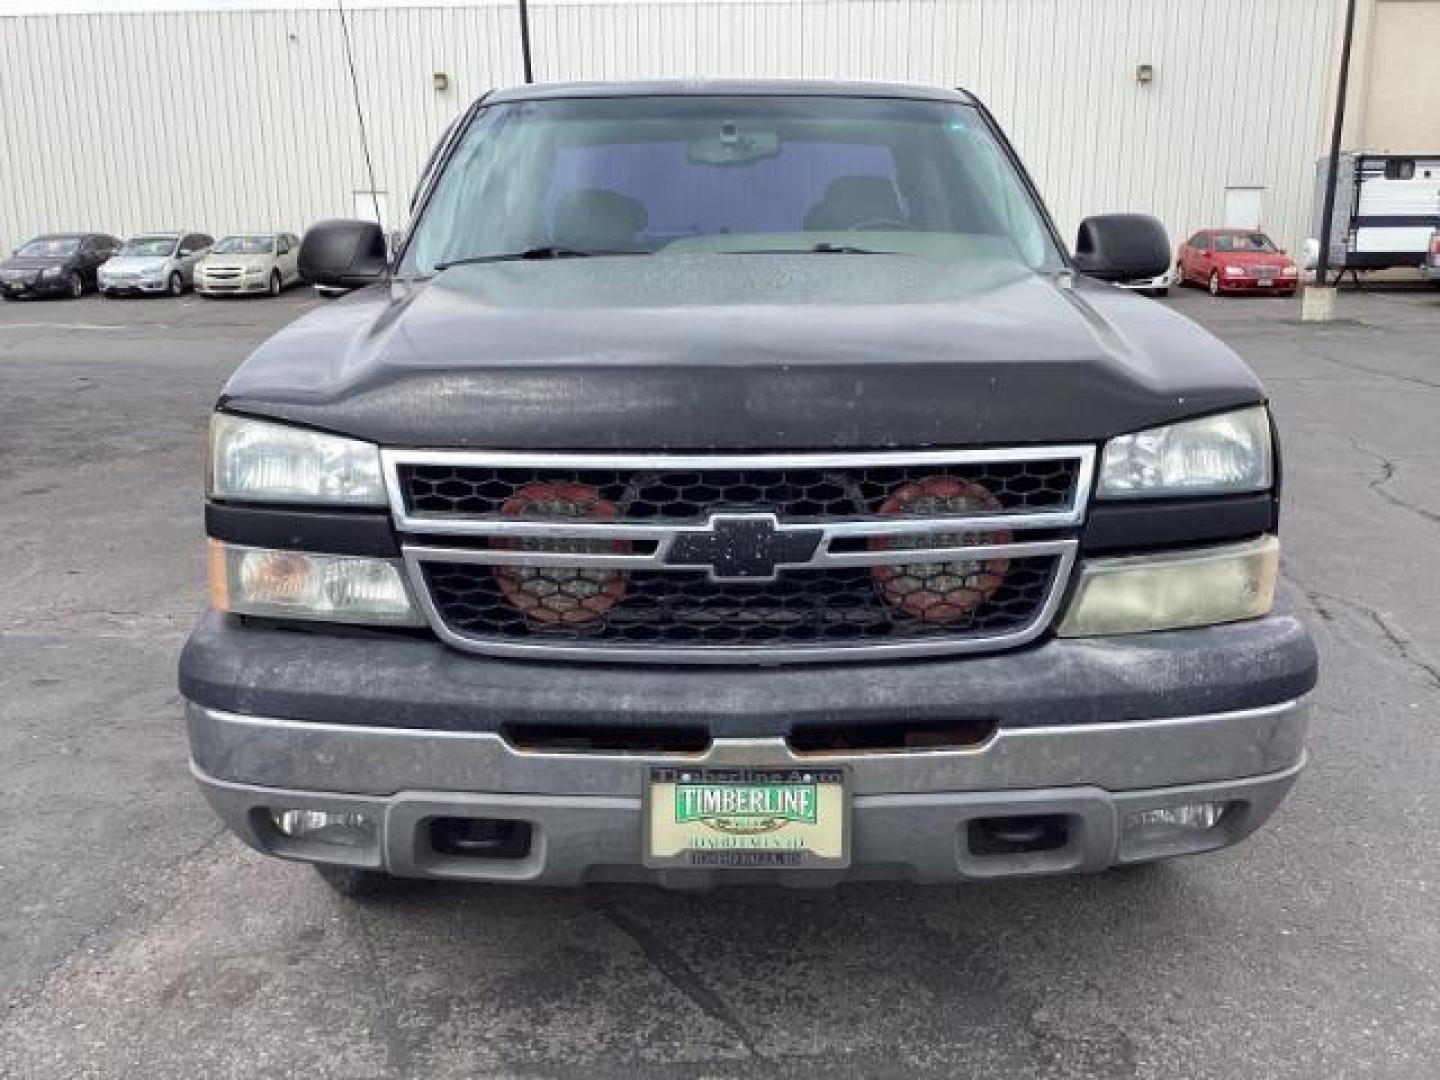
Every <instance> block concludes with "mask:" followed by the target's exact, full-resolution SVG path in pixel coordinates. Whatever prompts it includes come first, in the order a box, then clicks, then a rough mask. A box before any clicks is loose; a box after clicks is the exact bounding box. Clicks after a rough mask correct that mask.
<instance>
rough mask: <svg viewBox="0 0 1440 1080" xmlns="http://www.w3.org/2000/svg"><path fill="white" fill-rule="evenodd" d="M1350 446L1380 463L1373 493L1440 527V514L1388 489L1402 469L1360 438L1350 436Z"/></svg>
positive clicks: (1373, 483)
mask: <svg viewBox="0 0 1440 1080" xmlns="http://www.w3.org/2000/svg"><path fill="white" fill-rule="evenodd" d="M1350 445H1351V446H1353V447H1354V448H1355V449H1356V450H1358V451H1360V453H1362V454H1368V455H1369V456H1370V457H1372V458H1374V459H1375V460H1376V461H1378V462H1379V463H1380V475H1379V476H1378V477H1376V478H1375V479H1373V480H1371V481H1370V482H1369V484H1370V490H1371V491H1373V492H1375V494H1376V495H1379V496H1380V498H1382V499H1384V500H1385V501H1386V502H1388V503H1389V504H1390V505H1391V506H1398V507H1399V508H1400V509H1402V510H1409V511H1410V512H1411V513H1412V514H1415V515H1417V516H1418V517H1420V518H1422V519H1424V520H1425V521H1428V522H1430V523H1431V524H1433V525H1440V513H1436V512H1435V511H1434V510H1429V509H1427V508H1426V507H1423V506H1417V505H1415V504H1414V503H1412V502H1410V501H1409V500H1408V499H1404V498H1402V497H1401V496H1399V495H1397V494H1395V492H1393V491H1391V490H1389V488H1388V487H1386V485H1387V484H1389V483H1390V481H1391V480H1393V479H1395V475H1396V473H1397V472H1399V469H1400V467H1399V466H1398V465H1396V464H1395V462H1393V461H1392V460H1390V459H1389V458H1388V457H1386V456H1385V455H1384V454H1382V453H1381V452H1380V451H1378V450H1376V449H1375V448H1373V447H1371V446H1367V445H1365V443H1363V442H1361V441H1360V438H1359V436H1356V435H1352V436H1350Z"/></svg>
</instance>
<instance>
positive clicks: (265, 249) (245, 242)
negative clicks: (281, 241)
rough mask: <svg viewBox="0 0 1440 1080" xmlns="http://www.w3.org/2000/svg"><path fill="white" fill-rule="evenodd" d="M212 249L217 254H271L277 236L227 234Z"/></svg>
mask: <svg viewBox="0 0 1440 1080" xmlns="http://www.w3.org/2000/svg"><path fill="white" fill-rule="evenodd" d="M210 250H211V252H212V253H214V254H216V255H269V254H270V253H271V252H273V251H274V250H275V237H273V236H227V237H225V238H224V239H222V240H221V241H220V242H219V243H217V244H216V245H215V246H214V247H213V248H211V249H210Z"/></svg>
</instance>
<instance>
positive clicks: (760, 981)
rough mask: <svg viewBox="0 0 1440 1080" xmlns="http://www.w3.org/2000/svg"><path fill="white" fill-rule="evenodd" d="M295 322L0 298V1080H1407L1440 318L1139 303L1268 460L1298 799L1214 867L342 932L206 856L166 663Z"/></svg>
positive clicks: (436, 907)
mask: <svg viewBox="0 0 1440 1080" xmlns="http://www.w3.org/2000/svg"><path fill="white" fill-rule="evenodd" d="M316 302H317V301H315V300H314V299H313V298H312V297H311V296H310V295H309V293H308V292H305V291H294V292H291V293H289V294H287V295H286V296H284V297H283V298H281V299H279V300H275V301H266V300H256V301H233V302H204V301H198V300H195V299H193V298H187V299H185V300H180V301H168V300H165V301H133V302H121V301H99V300H93V299H86V300H82V301H77V302H53V303H26V304H5V305H3V306H0V506H3V507H4V511H3V513H0V763H3V765H4V773H3V782H0V896H3V898H4V902H3V904H0V1002H3V1003H4V1008H3V1010H0V1076H5V1077H16V1078H21V1077H24V1078H27V1080H28V1078H42V1077H64V1078H71V1077H90V1076H94V1077H146V1078H149V1080H161V1078H166V1077H177V1078H178V1077H184V1078H194V1077H206V1078H219V1077H242V1076H243V1077H262V1076H263V1077H272V1076H273V1077H282V1076H287V1077H288V1076H306V1077H312V1078H323V1077H344V1078H346V1080H360V1078H368V1077H408V1076H417V1077H472V1076H480V1075H485V1076H489V1075H497V1076H517V1077H518V1076H523V1077H558V1076H567V1077H570V1076H579V1077H625V1078H627V1080H636V1078H641V1077H656V1078H660V1077H665V1078H671V1077H722V1076H806V1077H814V1076H827V1077H829V1076H865V1077H888V1076H934V1077H1005V1078H1014V1077H1103V1078H1109V1077H1126V1076H1139V1077H1152V1078H1160V1077H1214V1078H1227V1080H1229V1078H1236V1077H1277V1078H1278V1077H1306V1078H1313V1077H1327V1078H1328V1077H1349V1076H1355V1077H1361V1076H1363V1077H1417V1078H1419V1077H1433V1076H1434V1075H1435V1074H1436V1066H1435V1060H1436V1058H1437V1055H1440V854H1437V850H1440V848H1437V844H1436V842H1435V838H1434V836H1433V835H1432V834H1431V833H1430V831H1429V828H1430V826H1431V824H1433V823H1434V821H1435V820H1436V814H1437V811H1440V797H1437V794H1436V791H1437V784H1436V777H1437V776H1440V740H1437V738H1436V736H1435V731H1436V725H1437V720H1440V573H1437V569H1436V568H1437V565H1440V560H1437V556H1436V549H1437V541H1440V470H1437V469H1436V468H1435V467H1434V465H1435V463H1436V462H1437V460H1440V292H1437V291H1434V290H1431V291H1414V292H1402V291H1395V292H1376V293H1367V294H1363V295H1357V294H1352V293H1347V294H1344V295H1342V297H1341V306H1342V309H1343V312H1344V314H1345V315H1346V321H1343V322H1339V323H1335V324H1331V325H1328V326H1318V327H1317V326H1305V325H1301V324H1299V323H1298V322H1297V321H1296V319H1297V318H1298V312H1299V306H1298V304H1299V302H1298V301H1294V300H1291V301H1286V300H1274V299H1258V300H1247V299H1227V300H1218V301H1217V300H1212V299H1211V298H1209V297H1208V296H1205V295H1203V294H1202V293H1199V292H1192V291H1187V292H1184V293H1181V294H1179V295H1177V296H1174V297H1172V299H1171V300H1170V301H1169V302H1170V303H1172V304H1173V305H1174V306H1176V307H1178V308H1180V309H1181V310H1183V311H1185V312H1186V313H1187V314H1189V315H1191V316H1192V317H1195V318H1197V319H1199V320H1200V321H1201V322H1203V323H1204V324H1206V325H1207V326H1209V327H1210V328H1211V329H1212V330H1214V331H1215V332H1216V333H1218V334H1219V335H1220V336H1221V337H1222V338H1224V339H1225V340H1226V341H1228V342H1229V343H1230V344H1231V345H1232V346H1234V347H1235V348H1236V349H1238V350H1239V351H1240V352H1241V353H1242V354H1243V355H1244V356H1246V357H1247V358H1248V359H1249V360H1250V362H1251V363H1252V364H1253V365H1254V366H1255V368H1256V369H1257V370H1258V371H1259V372H1260V374H1261V375H1262V377H1264V378H1265V380H1266V381H1267V383H1268V385H1269V387H1270V389H1271V392H1272V394H1273V397H1274V402H1275V411H1276V415H1277V417H1278V422H1279V424H1280V427H1281V430H1282V433H1283V436H1284V438H1285V450H1286V459H1285V461H1286V488H1285V503H1286V510H1285V514H1286V517H1285V524H1284V530H1283V531H1284V542H1285V557H1286V567H1285V580H1284V586H1283V594H1284V602H1285V603H1286V604H1288V605H1291V606H1293V607H1295V608H1298V609H1300V610H1302V611H1303V612H1305V613H1306V614H1307V615H1308V616H1309V618H1310V620H1311V623H1312V625H1313V627H1314V629H1315V633H1316V635H1317V638H1318V640H1319V643H1320V646H1321V649H1322V651H1323V656H1324V671H1323V676H1322V686H1321V689H1320V691H1319V693H1318V695H1317V701H1316V706H1317V707H1316V710H1315V715H1314V720H1313V729H1312V736H1311V753H1312V755H1313V760H1312V765H1311V768H1310V770H1309V772H1308V773H1307V774H1306V776H1305V778H1304V779H1303V780H1302V782H1301V786H1300V787H1299V789H1298V790H1297V792H1296V794H1295V795H1294V796H1293V797H1292V798H1291V800H1290V801H1289V803H1288V804H1287V805H1286V806H1285V807H1284V808H1283V809H1282V811H1281V812H1280V814H1279V815H1278V817H1277V818H1276V820H1275V821H1274V822H1273V823H1272V825H1271V826H1270V827H1269V828H1268V829H1267V830H1265V831H1263V832H1262V833H1260V834H1258V835H1257V836H1255V837H1254V838H1253V839H1251V840H1250V841H1248V842H1247V843H1246V844H1244V845H1242V846H1241V847H1239V848H1237V849H1233V850H1231V851H1228V852H1223V853H1219V854H1215V855H1211V856H1206V857H1202V858H1198V859H1193V860H1189V861H1185V862H1178V863H1174V864H1170V865H1165V866H1160V867H1155V868H1149V869H1143V870H1140V871H1131V872H1126V873H1114V874H1106V875H1101V876H1095V877H1085V878H1073V879H1049V880H1043V881H1032V882H1027V883H1019V884H996V885H985V886H969V887H965V888H954V889H952V888H946V889H928V890H917V889H912V888H906V887H901V886H864V887H860V886H856V887H849V888H845V889H841V890H838V891H835V892H823V893H816V894H811V893H792V892H784V891H778V890H776V891H736V890H722V891H718V892H715V893H711V894H704V895H698V896H691V895H676V894H670V893H664V892H660V891H654V890H650V889H642V888H610V887H607V888H604V889H595V890H592V891H584V892H564V893H562V892H532V891H507V890H504V889H486V888H463V887H453V886H444V887H430V886H422V887H418V888H415V889H413V890H408V891H404V892H402V893H400V894H398V895H396V896H395V897H393V898H390V899H387V900H385V901H383V902H381V903H378V904H375V905H372V906H354V905H351V904H347V903H346V902H343V901H341V900H339V899H337V898H336V897H334V896H333V895H332V894H331V893H330V892H329V891H328V890H327V889H326V888H325V887H324V886H323V885H322V884H321V883H320V882H319V880H318V879H317V878H315V877H314V875H312V874H311V873H310V872H309V871H308V870H305V869H304V868H301V867H297V866H293V865H289V864H285V863H280V862H276V861H272V860H266V859H262V858H261V857H259V856H257V855H254V854H252V853H251V852H250V851H248V849H245V848H243V847H242V846H241V845H240V844H239V843H238V841H235V840H233V839H232V838H230V837H229V836H228V835H224V834H222V833H221V832H220V831H219V829H218V827H217V825H216V824H215V822H214V820H213V819H212V817H211V815H210V813H209V811H208V809H207V808H206V807H205V805H204V804H203V802H202V800H201V799H200V797H199V795H198V794H197V793H196V791H195V790H194V789H193V787H192V785H191V783H190V780H189V776H188V773H187V771H186V764H185V762H186V751H185V744H184V735H183V730H182V726H181V719H180V702H179V698H178V696H177V693H176V690H175V685H174V684H175V679H174V667H175V659H176V655H177V653H178V651H179V649H180V646H181V643H182V642H183V640H184V637H185V634H186V633H187V631H188V629H189V626H190V623H191V622H192V620H193V618H194V617H195V615H196V613H197V612H198V610H199V609H200V607H201V605H202V603H203V547H202V541H201V533H202V529H201V501H200V484H201V461H202V435H203V431H204V426H205V421H206V416H207V412H208V409H209V407H210V405H211V404H212V402H213V400H214V398H215V396H216V393H217V391H218V390H219V388H220V386H221V384H222V383H223V381H224V379H225V377H226V375H227V374H228V373H229V372H230V371H231V370H232V369H233V368H234V367H235V365H236V364H238V363H239V361H240V360H241V359H242V358H243V357H244V355H245V354H246V352H247V351H248V350H249V349H250V348H251V347H252V346H253V345H254V344H255V343H257V342H258V341H260V340H261V339H262V338H264V337H265V336H266V335H268V334H269V333H271V332H272V331H273V330H275V329H277V328H279V327H280V326H281V325H283V324H284V323H285V322H287V321H288V320H289V319H291V318H292V317H294V316H295V315H297V314H298V313H299V312H300V311H301V310H302V309H304V308H307V307H309V306H311V305H313V304H314V303H316Z"/></svg>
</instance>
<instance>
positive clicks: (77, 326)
mask: <svg viewBox="0 0 1440 1080" xmlns="http://www.w3.org/2000/svg"><path fill="white" fill-rule="evenodd" d="M129 329H131V327H130V326H128V325H126V324H121V325H118V326H117V325H114V324H111V323H58V322H15V323H0V330H129Z"/></svg>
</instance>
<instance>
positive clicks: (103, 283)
mask: <svg viewBox="0 0 1440 1080" xmlns="http://www.w3.org/2000/svg"><path fill="white" fill-rule="evenodd" d="M168 288H169V285H168V279H165V278H162V279H161V280H159V281H140V280H138V279H132V280H129V281H107V280H106V279H105V278H101V279H100V291H101V292H103V293H104V294H105V295H106V296H141V295H146V294H151V293H163V292H165V291H166V290H167V289H168Z"/></svg>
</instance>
